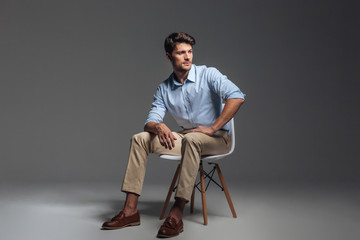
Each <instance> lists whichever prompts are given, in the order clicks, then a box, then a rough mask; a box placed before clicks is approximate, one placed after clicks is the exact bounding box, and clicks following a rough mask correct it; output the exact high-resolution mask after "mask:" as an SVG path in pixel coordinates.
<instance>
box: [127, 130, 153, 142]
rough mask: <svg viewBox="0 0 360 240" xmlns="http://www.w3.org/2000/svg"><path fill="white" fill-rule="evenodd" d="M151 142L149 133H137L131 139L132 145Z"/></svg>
mask: <svg viewBox="0 0 360 240" xmlns="http://www.w3.org/2000/svg"><path fill="white" fill-rule="evenodd" d="M149 140H150V133H149V132H141V133H137V134H134V135H133V136H132V137H131V143H134V142H136V143H141V142H146V141H149Z"/></svg>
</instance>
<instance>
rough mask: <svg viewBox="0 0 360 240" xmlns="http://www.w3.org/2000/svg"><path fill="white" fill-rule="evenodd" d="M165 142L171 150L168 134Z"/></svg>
mask: <svg viewBox="0 0 360 240" xmlns="http://www.w3.org/2000/svg"><path fill="white" fill-rule="evenodd" d="M166 143H167V145H168V147H169V149H170V150H171V146H172V143H171V138H170V136H167V138H166Z"/></svg>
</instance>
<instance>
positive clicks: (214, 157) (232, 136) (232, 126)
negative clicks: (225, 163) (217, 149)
mask: <svg viewBox="0 0 360 240" xmlns="http://www.w3.org/2000/svg"><path fill="white" fill-rule="evenodd" d="M229 123H230V130H229V137H230V139H231V148H230V151H229V152H228V153H225V154H219V155H211V156H203V157H201V160H205V161H215V160H219V159H221V158H224V157H226V156H228V155H230V154H232V153H233V152H234V149H235V123H234V118H232V119H231V120H230V122H229Z"/></svg>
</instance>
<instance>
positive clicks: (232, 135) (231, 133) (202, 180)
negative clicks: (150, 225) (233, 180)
mask: <svg viewBox="0 0 360 240" xmlns="http://www.w3.org/2000/svg"><path fill="white" fill-rule="evenodd" d="M229 136H230V138H231V149H230V151H229V152H228V153H226V154H220V155H210V156H202V157H201V160H200V167H199V172H200V182H199V183H197V184H195V186H194V190H193V193H192V196H191V203H190V212H191V213H192V212H193V211H194V199H195V188H197V189H198V190H199V191H200V192H201V199H202V209H203V217H204V225H207V210H206V193H205V192H206V190H207V188H208V186H209V184H210V182H214V183H215V184H217V185H218V186H219V187H220V188H221V190H223V191H224V193H225V196H226V199H227V201H228V204H229V207H230V209H231V212H232V215H233V217H234V218H236V212H235V209H234V206H233V203H232V201H231V198H230V194H229V191H228V188H227V186H226V184H225V181H224V177H223V175H222V173H221V171H220V167H219V165H218V164H217V163H215V161H217V160H219V159H222V158H224V157H226V156H228V155H230V154H231V153H232V152H233V151H234V149H235V127H234V119H231V120H230V131H229ZM160 158H163V159H168V160H173V161H180V160H181V156H172V155H166V154H161V155H160ZM203 161H206V162H208V164H214V167H213V169H212V170H211V171H210V172H209V173H207V172H205V171H204V169H203ZM215 170H216V172H217V174H218V176H219V179H220V182H221V185H220V184H219V183H217V182H216V181H215V180H214V179H213V175H214V172H215ZM179 171H180V164H178V167H177V169H176V171H175V174H174V177H173V179H172V182H171V185H170V188H169V191H168V194H167V197H166V200H165V203H164V206H163V209H162V212H161V214H160V219H163V217H164V215H165V211H166V209H167V207H168V204H169V201H170V198H171V194H172V192H173V191H174V190H175V188H176V187H175V184H176V181H177V178H178V176H179ZM204 175H206V176H205V177H204ZM205 178H208V179H209V180H208V183H207V186H206V188H205ZM199 184H200V185H201V189H199V188H198V185H199Z"/></svg>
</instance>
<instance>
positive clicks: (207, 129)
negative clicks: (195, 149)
mask: <svg viewBox="0 0 360 240" xmlns="http://www.w3.org/2000/svg"><path fill="white" fill-rule="evenodd" d="M193 132H201V133H204V134H206V135H209V136H210V137H211V136H214V133H215V130H214V129H213V128H212V127H204V126H198V127H197V128H195V129H194V130H193Z"/></svg>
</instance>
